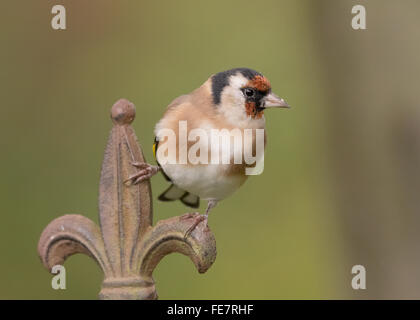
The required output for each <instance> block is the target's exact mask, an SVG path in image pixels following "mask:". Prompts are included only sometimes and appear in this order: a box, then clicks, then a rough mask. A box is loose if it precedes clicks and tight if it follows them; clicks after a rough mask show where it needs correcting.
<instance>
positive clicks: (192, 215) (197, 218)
mask: <svg viewBox="0 0 420 320" xmlns="http://www.w3.org/2000/svg"><path fill="white" fill-rule="evenodd" d="M181 219H182V220H186V219H193V223H192V225H191V227H189V228H188V230H187V231H186V232H185V234H184V239H186V238H187V237H188V236H189V235H190V234H191V232H193V231H194V229H195V228H196V227H197V226H198V225H199V224H200V223H201V222H203V221H204V222H205V223H206V225H207V220H208V214H199V213H198V212H194V213H186V214H184V215H183V216H181Z"/></svg>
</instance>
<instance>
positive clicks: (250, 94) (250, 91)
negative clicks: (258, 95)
mask: <svg viewBox="0 0 420 320" xmlns="http://www.w3.org/2000/svg"><path fill="white" fill-rule="evenodd" d="M244 93H245V95H246V96H247V97H253V96H254V94H255V91H254V90H253V89H250V88H245V90H244Z"/></svg>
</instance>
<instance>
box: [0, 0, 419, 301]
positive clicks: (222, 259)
mask: <svg viewBox="0 0 420 320" xmlns="http://www.w3.org/2000/svg"><path fill="white" fill-rule="evenodd" d="M55 4H63V5H64V6H65V8H66V10H67V30H65V31H55V30H53V29H52V28H51V24H50V22H51V18H52V16H53V15H52V14H51V8H52V6H53V5H55ZM355 4H363V5H365V6H366V10H367V30H363V31H355V30H353V29H352V28H351V19H352V14H351V8H352V6H353V5H355ZM419 12H420V3H419V2H418V1H415V0H406V1H404V2H403V3H402V2H397V1H391V0H383V1H379V0H376V1H375V0H360V1H351V0H341V1H336V0H321V1H313V0H306V1H304V0H300V1H295V0H288V1H279V0H278V1H274V0H273V1H269V0H263V1H218V0H217V1H207V2H204V1H183V0H179V1H134V0H121V1H110V0H106V1H105V0H90V1H81V0H73V1H70V0H68V1H62V0H56V1H31V0H26V1H12V0H3V1H1V4H0V25H1V28H0V40H1V50H0V63H1V72H0V85H1V88H0V94H1V119H2V120H3V121H2V123H1V128H0V133H1V134H0V142H1V158H0V159H1V160H0V161H1V163H0V181H1V182H0V199H1V201H0V214H1V218H0V252H1V256H0V299H95V298H96V297H97V294H98V292H99V289H100V285H101V281H102V273H101V271H100V269H99V268H98V266H97V265H96V264H95V263H94V261H93V260H91V259H90V258H88V257H86V256H83V255H75V256H72V257H71V258H70V259H69V260H68V261H67V262H66V264H65V266H66V270H67V289H66V290H57V291H56V290H53V289H52V288H51V278H52V276H51V275H50V274H49V273H48V272H47V271H46V270H45V269H43V267H42V265H41V263H40V261H39V258H38V256H37V251H36V247H37V242H38V239H39V236H40V234H41V232H42V230H43V228H44V227H45V226H46V225H47V224H48V223H49V222H50V221H51V220H52V219H54V218H56V217H58V216H60V215H62V214H64V213H81V214H84V215H85V216H87V217H89V218H90V219H92V220H94V221H97V195H98V181H99V173H100V165H101V161H102V156H103V150H104V147H105V143H106V140H107V137H108V132H109V130H110V128H111V121H110V120H109V110H110V107H111V106H112V104H113V103H114V102H115V101H116V100H117V99H119V98H121V97H125V98H127V99H129V100H130V101H132V102H134V103H135V104H136V106H137V118H136V120H135V122H134V124H133V126H134V128H135V130H136V133H137V136H138V138H139V140H140V142H141V143H142V146H143V148H144V153H145V156H146V158H147V159H149V160H150V161H151V160H152V148H151V143H152V141H153V138H154V136H153V128H154V124H155V123H156V122H157V121H158V120H159V118H160V116H161V115H162V113H163V111H164V109H165V107H166V106H167V105H168V104H169V102H170V101H171V100H172V99H174V98H175V97H177V96H179V95H181V94H184V93H188V92H190V91H192V90H193V89H194V88H196V87H198V86H199V85H201V84H202V83H203V82H204V81H205V80H206V79H207V78H208V77H209V76H210V75H211V74H213V73H216V72H219V71H222V70H226V69H230V68H233V67H249V68H253V69H256V70H258V71H260V72H262V73H263V74H264V75H266V76H267V77H268V78H269V79H270V80H271V83H272V86H273V89H274V91H275V92H276V93H278V94H279V95H280V96H282V97H284V98H285V99H286V101H288V102H289V103H290V104H291V105H292V106H293V108H292V109H291V110H286V111H285V110H277V111H271V112H266V117H267V130H268V146H267V151H266V156H265V171H264V173H263V174H262V175H261V176H257V177H252V178H250V179H249V181H248V182H247V183H246V184H245V185H244V186H243V187H242V188H241V189H240V190H239V191H238V192H237V193H236V194H234V196H232V197H231V198H228V199H226V200H225V201H223V202H222V203H220V204H219V206H218V207H217V208H216V209H214V212H212V214H211V217H210V222H209V223H210V226H211V229H212V231H213V232H214V234H215V236H216V239H217V250H218V256H217V260H216V262H215V264H214V265H213V266H212V268H211V269H210V270H209V271H208V272H207V273H206V274H204V275H200V274H198V273H197V271H196V270H195V268H194V266H193V264H192V263H191V261H189V259H187V258H186V257H184V256H181V255H178V254H173V255H170V256H168V257H166V258H165V259H164V260H163V261H162V262H161V263H160V264H159V265H158V267H157V269H156V271H155V273H154V278H155V280H156V283H157V290H158V294H159V297H160V298H161V299H171V298H176V299H236V298H237V299H310V298H314V299H326V298H360V299H365V298H420V233H419V232H418V231H417V228H418V227H419V226H420V215H419V209H420V197H419V192H418V190H419V189H420V170H419V168H418V165H419V163H420V139H419V138H420V126H419V120H420V108H419V98H418V92H419V90H418V89H419V74H420V62H419V58H418V57H419V56H420V55H419V51H420V50H419V49H420V41H419V40H420V19H419ZM152 187H153V191H154V208H155V210H154V216H155V222H156V220H157V219H164V218H168V217H171V216H175V215H180V214H182V213H184V212H186V211H187V210H188V209H187V208H185V207H183V206H182V205H181V204H179V203H162V202H158V201H156V196H157V195H158V194H159V193H160V192H161V191H162V190H163V189H164V188H166V182H165V181H164V179H163V178H162V176H160V175H159V176H158V177H155V178H154V179H153V180H152ZM201 210H204V208H203V205H202V207H201ZM356 264H362V265H364V266H365V267H366V269H367V290H364V291H361V290H359V291H354V290H352V289H351V285H350V283H351V279H352V275H351V267H352V266H353V265H356Z"/></svg>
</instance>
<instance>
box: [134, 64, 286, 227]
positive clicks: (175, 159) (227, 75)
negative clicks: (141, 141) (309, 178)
mask: <svg viewBox="0 0 420 320" xmlns="http://www.w3.org/2000/svg"><path fill="white" fill-rule="evenodd" d="M273 107H279V108H289V105H288V104H287V103H286V102H285V101H284V100H283V99H281V98H279V97H278V96H277V95H275V94H274V93H273V92H271V85H270V82H269V81H268V79H267V78H265V77H264V76H263V75H262V74H261V73H259V72H257V71H254V70H252V69H248V68H236V69H231V70H227V71H223V72H220V73H217V74H215V75H212V76H211V77H210V78H209V79H208V80H207V81H206V82H204V84H203V85H201V86H200V87H199V88H198V89H196V90H194V91H193V92H191V93H190V94H187V95H183V96H180V97H178V98H176V99H175V100H173V101H172V103H171V104H169V106H168V107H167V109H166V111H165V113H164V115H163V117H162V118H161V119H160V121H159V122H158V123H157V124H156V127H155V137H156V138H155V143H154V145H153V150H154V155H155V158H156V162H157V164H158V165H157V166H153V165H150V164H147V163H133V165H134V166H135V167H137V168H138V169H139V171H138V172H137V173H136V174H134V175H133V176H131V177H129V179H128V180H130V181H132V183H134V184H136V183H139V182H141V181H143V180H145V179H149V178H151V177H152V176H153V175H155V174H156V173H157V172H159V171H162V173H163V175H164V176H165V178H166V179H167V180H168V181H169V182H170V183H171V185H170V186H169V188H168V189H167V190H166V191H165V192H163V193H162V194H161V195H160V196H159V200H162V201H173V200H178V199H179V200H180V201H182V202H183V203H184V204H185V205H187V206H190V207H193V208H197V207H198V206H199V201H200V198H201V199H203V200H207V201H208V204H207V209H206V211H205V214H204V215H199V216H198V219H196V220H197V221H195V222H194V223H193V225H192V227H191V228H190V230H189V231H188V232H191V231H192V230H193V229H194V228H195V227H196V226H197V225H198V223H200V222H201V221H203V220H205V221H206V222H207V218H208V214H209V212H210V210H211V209H212V208H213V207H214V206H216V204H217V203H218V201H220V200H222V199H224V198H226V197H228V196H229V195H231V194H232V193H233V192H234V191H235V190H237V189H238V188H239V187H240V186H241V185H242V184H243V183H244V182H245V180H246V179H247V177H248V176H247V175H246V173H245V169H246V167H247V166H249V165H248V164H247V163H244V161H242V163H236V162H234V161H233V157H234V155H233V152H231V151H230V154H229V156H230V157H231V158H232V161H230V163H216V164H214V163H210V161H209V162H208V163H196V161H192V160H191V159H189V157H187V159H184V161H183V162H182V161H180V157H181V154H184V158H185V154H187V155H189V153H188V152H189V151H192V150H191V148H192V147H193V144H194V143H195V141H190V140H187V141H186V142H184V143H183V144H181V140H182V137H181V135H184V134H183V133H181V131H180V129H185V130H186V135H189V134H190V133H191V132H192V130H196V129H201V132H202V133H203V132H204V133H209V132H210V131H211V130H212V129H218V130H222V129H227V130H234V129H239V132H244V130H245V129H251V130H254V131H255V130H256V129H265V118H264V110H265V109H268V108H273ZM181 127H182V128H181ZM165 130H171V131H172V132H173V133H174V137H175V138H176V144H175V145H174V146H175V148H176V150H175V151H176V152H175V154H172V155H169V153H170V152H169V151H170V150H169V149H170V148H168V146H165V152H166V153H162V152H159V151H161V150H160V148H163V147H162V146H163V145H164V143H167V142H168V139H169V138H170V137H169V136H165V135H164V134H163V133H164V132H166V131H165ZM236 132H238V130H236ZM208 136H209V137H211V134H209V135H208ZM184 138H185V136H184ZM201 139H203V140H204V138H203V136H202V135H201V136H200V140H201ZM206 139H207V138H206ZM208 139H209V140H210V139H211V138H208ZM197 140H198V139H197ZM244 141H245V140H244ZM265 141H266V136H265V131H264V147H265ZM200 142H201V143H202V144H201V146H205V145H209V142H211V141H207V142H206V141H200ZM204 142H205V143H204ZM245 143H246V142H244V144H245ZM255 143H256V139H255V133H254V134H253V136H252V139H251V141H248V144H251V145H248V147H250V148H251V149H252V150H254V151H255ZM210 144H211V143H210ZM246 147H247V146H246V145H243V148H246ZM223 148H225V146H224V145H223V143H221V144H219V150H216V151H214V150H213V149H212V150H211V152H213V153H214V152H222V151H223ZM196 149H197V148H196ZM196 149H195V150H196ZM201 152H202V149H200V150H199V151H198V153H201ZM211 152H209V155H210V154H211ZM172 153H173V152H172ZM196 155H197V154H196ZM201 155H203V154H198V156H201ZM164 156H166V157H167V158H165V160H166V161H165V163H164V162H163V161H162V159H163V157H164ZM209 157H210V156H209ZM168 159H169V160H172V162H171V161H168ZM185 160H186V161H185ZM196 216H197V215H196Z"/></svg>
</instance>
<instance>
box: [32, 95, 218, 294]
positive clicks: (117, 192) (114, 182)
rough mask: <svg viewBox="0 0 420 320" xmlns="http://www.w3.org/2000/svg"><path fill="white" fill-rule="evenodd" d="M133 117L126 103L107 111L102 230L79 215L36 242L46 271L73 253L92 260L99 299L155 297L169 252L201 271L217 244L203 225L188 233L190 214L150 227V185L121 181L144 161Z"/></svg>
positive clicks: (47, 231)
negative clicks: (100, 276)
mask: <svg viewBox="0 0 420 320" xmlns="http://www.w3.org/2000/svg"><path fill="white" fill-rule="evenodd" d="M134 117H135V107H134V105H133V104H132V103H131V102H129V101H127V100H125V99H121V100H119V101H117V102H116V103H115V104H114V106H113V107H112V109H111V118H112V121H113V123H114V126H113V128H112V131H111V134H110V137H109V140H108V144H107V147H106V150H105V155H104V160H103V163H102V172H101V179H100V186H99V222H100V224H99V225H100V226H97V225H96V224H95V223H94V222H92V221H91V220H90V219H88V218H86V217H84V216H82V215H77V214H71V215H64V216H62V217H59V218H57V219H55V220H53V221H52V222H51V223H50V224H49V225H48V226H47V227H46V228H45V229H44V231H43V232H42V235H41V238H40V240H39V243H38V254H39V256H40V258H41V260H42V263H43V264H44V266H45V267H46V268H47V269H48V270H49V271H51V269H52V267H53V266H54V265H62V264H63V263H64V261H65V260H66V258H67V257H69V256H70V255H72V254H75V253H84V254H87V255H88V256H90V257H92V258H93V259H94V260H95V261H96V262H97V263H98V264H99V266H100V267H101V269H102V271H103V273H104V281H103V283H102V289H101V291H100V293H99V298H100V299H157V293H156V289H155V284H154V280H153V278H152V273H153V270H154V269H155V267H156V265H157V264H158V263H159V261H160V260H161V259H162V258H163V257H164V256H165V255H167V254H169V253H172V252H179V253H182V254H185V255H187V256H188V257H190V258H191V260H192V261H193V263H194V264H195V266H196V268H197V269H198V271H199V272H200V273H203V272H206V271H207V270H208V268H210V266H211V265H212V264H213V262H214V261H215V259H216V240H215V238H214V235H213V234H212V232H211V231H210V229H209V228H208V227H207V226H206V225H205V223H200V224H199V225H198V226H197V228H195V229H194V231H193V232H192V233H191V234H187V235H186V232H187V230H188V228H189V227H190V226H191V220H190V218H191V217H193V215H194V214H187V215H183V216H177V217H173V218H169V219H166V220H161V221H159V222H158V223H157V224H156V225H155V226H153V211H152V197H151V188H150V181H148V180H146V181H143V182H141V183H139V184H136V185H135V184H130V183H126V182H124V181H126V180H127V177H129V176H131V175H132V174H134V173H135V170H136V168H135V167H134V166H133V165H132V164H133V163H136V162H145V160H144V157H143V153H142V150H141V148H140V147H139V144H138V142H137V138H136V135H135V133H134V130H133V128H132V127H131V126H130V124H131V122H132V121H133V120H134ZM197 214H198V213H197Z"/></svg>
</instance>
